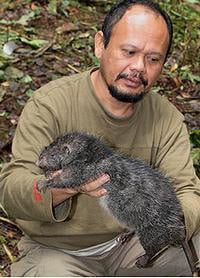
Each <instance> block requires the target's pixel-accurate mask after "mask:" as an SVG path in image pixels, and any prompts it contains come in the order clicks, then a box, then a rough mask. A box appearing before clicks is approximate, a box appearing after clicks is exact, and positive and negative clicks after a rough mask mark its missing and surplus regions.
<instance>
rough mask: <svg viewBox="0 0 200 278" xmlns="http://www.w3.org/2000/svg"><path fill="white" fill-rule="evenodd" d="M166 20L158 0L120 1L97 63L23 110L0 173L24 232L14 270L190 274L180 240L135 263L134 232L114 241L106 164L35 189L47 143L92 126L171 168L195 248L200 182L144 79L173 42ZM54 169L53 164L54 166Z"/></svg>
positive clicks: (3, 192)
mask: <svg viewBox="0 0 200 278" xmlns="http://www.w3.org/2000/svg"><path fill="white" fill-rule="evenodd" d="M171 40H172V26H171V21H170V19H169V17H168V16H167V15H166V13H165V12H163V11H162V10H161V9H160V8H159V6H158V5H157V4H154V3H152V2H151V1H147V0H136V1H122V2H120V3H119V4H118V5H116V6H114V7H113V8H112V9H111V11H110V13H109V14H108V15H107V17H106V19H105V21H104V24H103V28H102V31H100V32H98V33H97V34H96V36H95V54H96V56H97V58H99V60H100V68H99V69H93V70H91V71H88V72H84V73H82V74H79V75H74V76H72V77H64V78H61V79H59V80H56V81H53V82H50V83H49V84H47V85H46V86H44V87H42V88H41V89H39V90H38V91H37V92H35V94H34V96H33V97H32V98H31V99H30V100H29V101H28V103H27V105H26V107H25V109H24V111H23V112H22V115H21V118H20V121H19V124H18V127H17V131H16V134H15V138H14V141H13V149H12V151H13V158H12V161H11V162H10V163H8V164H7V165H6V166H5V167H4V169H3V171H2V173H1V186H0V196H1V203H2V204H3V205H4V207H5V209H6V210H7V212H8V213H9V215H10V216H11V217H14V218H16V219H17V222H18V224H19V225H20V226H21V228H22V229H23V231H24V233H25V237H24V238H22V240H21V242H20V244H19V250H20V254H21V258H20V259H19V261H18V262H16V263H14V264H13V266H12V275H13V276H66V277H68V276H189V275H190V274H191V272H190V269H189V266H188V263H187V261H186V258H185V256H184V254H183V251H182V249H181V248H175V247H171V248H169V249H168V250H167V251H165V252H164V253H163V254H162V255H160V256H159V257H158V259H157V260H156V261H155V262H154V264H153V266H152V267H149V268H145V269H138V268H137V267H136V266H135V261H136V259H137V257H138V256H140V255H141V254H143V253H144V250H143V249H142V247H141V245H140V243H139V241H138V238H137V237H136V236H134V237H133V238H132V239H131V240H130V241H129V242H126V243H124V244H123V245H122V244H120V242H119V240H118V239H119V238H120V236H121V234H123V227H121V226H120V225H119V224H118V223H117V222H116V221H115V220H114V219H113V218H112V217H111V216H110V215H108V214H107V212H106V211H104V210H103V209H102V208H101V207H100V205H99V202H98V199H99V197H101V196H103V195H104V194H107V192H106V191H105V189H104V188H103V187H102V185H103V184H104V183H105V182H106V181H108V180H109V179H110V177H109V176H107V175H106V174H105V175H103V176H102V177H100V178H99V179H98V180H96V181H88V183H87V184H84V185H83V186H82V193H80V192H79V193H78V192H76V191H75V190H72V189H54V190H47V191H46V192H45V193H41V194H40V192H39V191H38V189H37V184H38V182H39V181H40V179H42V178H44V177H43V175H42V173H41V171H40V170H39V169H38V167H37V166H36V165H35V162H36V161H37V159H38V156H39V154H40V152H41V150H42V149H43V148H44V146H46V145H48V144H49V143H50V142H52V141H53V140H54V139H55V138H56V137H57V136H59V135H61V134H64V133H66V132H69V131H76V130H77V131H88V132H90V133H93V134H96V135H99V136H101V137H102V138H103V139H104V140H105V141H106V142H107V143H108V144H109V145H110V146H111V147H113V148H116V149H117V150H119V151H122V152H124V153H126V154H128V155H131V156H136V157H139V158H141V159H143V160H145V161H147V162H148V163H149V164H150V165H152V167H156V168H160V169H161V170H163V171H164V172H165V173H166V175H167V176H169V177H171V178H172V179H173V181H174V184H175V186H176V191H177V196H178V198H179V200H180V202H181V204H182V207H183V211H184V218H185V224H186V233H187V238H191V237H193V241H194V243H195V246H196V249H197V252H200V250H199V247H200V244H199V243H200V233H199V230H200V183H199V180H198V179H197V177H196V175H195V172H194V168H193V166H192V161H191V158H190V143H189V139H188V134H187V131H186V127H185V124H184V123H183V121H184V119H183V116H182V115H181V114H180V113H179V112H178V111H177V110H176V108H175V107H174V106H173V105H172V104H170V103H169V102H168V101H167V100H166V99H165V98H164V97H161V96H159V95H157V94H152V93H151V92H150V88H151V87H152V85H153V84H154V82H155V81H156V79H157V78H158V76H159V74H160V72H161V70H162V67H163V64H164V62H165V60H166V58H167V55H168V53H169V50H170V46H171ZM55 174H59V173H55Z"/></svg>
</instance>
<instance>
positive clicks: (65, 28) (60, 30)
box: [56, 22, 77, 34]
mask: <svg viewBox="0 0 200 278" xmlns="http://www.w3.org/2000/svg"><path fill="white" fill-rule="evenodd" d="M72 30H77V27H76V26H75V25H74V24H73V23H72V22H65V23H64V24H63V25H62V26H60V27H58V28H56V32H57V33H58V34H62V33H65V32H69V31H72Z"/></svg>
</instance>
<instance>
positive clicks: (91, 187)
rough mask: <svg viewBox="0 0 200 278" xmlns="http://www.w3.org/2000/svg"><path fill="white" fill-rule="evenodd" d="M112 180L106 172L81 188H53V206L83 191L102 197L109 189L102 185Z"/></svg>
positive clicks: (83, 192)
mask: <svg viewBox="0 0 200 278" xmlns="http://www.w3.org/2000/svg"><path fill="white" fill-rule="evenodd" d="M59 174H60V173H59V172H57V173H55V175H59ZM109 180H110V177H109V175H107V174H104V175H102V176H101V177H99V178H98V179H96V180H95V181H91V182H88V183H86V184H84V185H82V186H81V187H80V188H77V189H73V188H61V189H60V188H53V189H50V190H51V192H52V198H53V207H56V206H57V205H59V204H60V203H62V202H63V201H65V200H67V199H69V198H70V197H72V196H74V195H76V194H78V193H82V194H87V195H88V196H91V197H97V198H99V197H102V196H104V195H106V194H107V190H106V189H105V188H103V187H102V185H103V184H104V183H106V182H108V181H109Z"/></svg>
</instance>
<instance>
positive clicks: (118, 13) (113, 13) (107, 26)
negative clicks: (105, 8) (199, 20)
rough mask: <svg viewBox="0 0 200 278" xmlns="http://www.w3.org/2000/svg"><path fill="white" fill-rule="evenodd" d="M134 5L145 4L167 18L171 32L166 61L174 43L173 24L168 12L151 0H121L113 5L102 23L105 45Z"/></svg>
mask: <svg viewBox="0 0 200 278" xmlns="http://www.w3.org/2000/svg"><path fill="white" fill-rule="evenodd" d="M133 5H143V6H145V7H147V8H149V9H151V10H152V11H153V12H155V13H157V14H160V15H161V16H162V17H163V19H164V20H165V22H166V24H167V28H168V32H169V44H168V49H167V53H166V57H165V61H166V59H167V57H168V54H169V52H170V49H171V45H172V38H173V25H172V21H171V19H170V17H169V15H168V14H167V12H165V11H164V10H163V9H162V8H161V7H160V5H159V4H158V3H155V2H153V1H151V0H123V1H120V2H119V3H118V4H115V5H113V6H112V7H111V9H110V11H109V12H108V14H107V15H106V17H105V19H104V22H103V25H102V32H103V35H104V47H105V48H106V47H107V45H108V44H109V41H110V38H111V34H112V30H113V27H114V26H115V24H116V23H118V21H119V20H120V19H121V18H122V17H123V15H124V14H125V12H126V11H127V10H128V9H129V8H131V7H132V6H133Z"/></svg>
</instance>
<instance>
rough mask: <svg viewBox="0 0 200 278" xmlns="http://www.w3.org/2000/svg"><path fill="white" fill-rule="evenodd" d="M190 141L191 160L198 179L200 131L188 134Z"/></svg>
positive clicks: (199, 173)
mask: <svg viewBox="0 0 200 278" xmlns="http://www.w3.org/2000/svg"><path fill="white" fill-rule="evenodd" d="M190 141H191V145H192V151H191V154H192V158H193V163H194V166H195V169H196V172H197V175H198V176H199V177H200V129H197V130H194V131H192V132H191V134H190Z"/></svg>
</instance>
